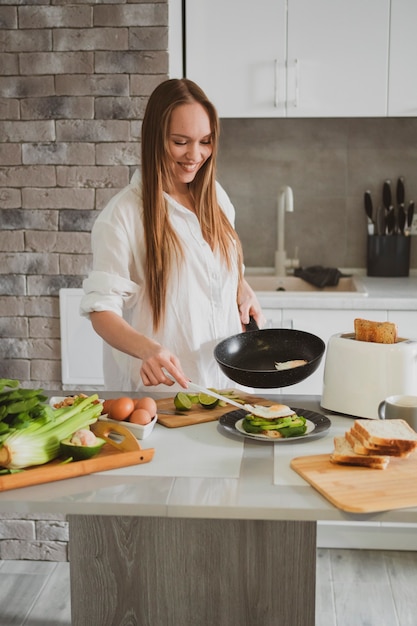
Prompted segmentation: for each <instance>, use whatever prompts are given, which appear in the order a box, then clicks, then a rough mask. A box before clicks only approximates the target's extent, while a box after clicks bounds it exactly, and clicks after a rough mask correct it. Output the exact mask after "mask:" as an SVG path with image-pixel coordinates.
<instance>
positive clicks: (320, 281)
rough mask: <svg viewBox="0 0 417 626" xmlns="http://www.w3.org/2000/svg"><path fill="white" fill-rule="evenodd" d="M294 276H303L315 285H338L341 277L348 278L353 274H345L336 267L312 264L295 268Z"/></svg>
mask: <svg viewBox="0 0 417 626" xmlns="http://www.w3.org/2000/svg"><path fill="white" fill-rule="evenodd" d="M294 276H298V278H302V279H303V280H305V281H306V282H307V283H310V285H314V286H315V287H336V286H337V285H338V284H339V279H340V278H347V277H348V276H351V274H343V273H342V272H341V271H340V270H338V269H337V268H336V267H323V266H322V265H312V266H311V267H305V268H303V267H299V268H297V269H295V270H294Z"/></svg>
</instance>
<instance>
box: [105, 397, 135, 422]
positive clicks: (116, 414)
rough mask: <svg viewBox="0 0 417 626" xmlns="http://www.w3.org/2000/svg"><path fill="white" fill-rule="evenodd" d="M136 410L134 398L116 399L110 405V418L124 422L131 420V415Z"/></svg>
mask: <svg viewBox="0 0 417 626" xmlns="http://www.w3.org/2000/svg"><path fill="white" fill-rule="evenodd" d="M134 410H135V403H134V402H133V400H132V398H127V397H122V398H115V399H114V400H113V402H112V403H111V405H110V410H109V413H108V416H109V417H110V419H112V420H117V421H118V422H123V421H124V420H127V419H128V418H129V416H130V414H131V413H133V411H134Z"/></svg>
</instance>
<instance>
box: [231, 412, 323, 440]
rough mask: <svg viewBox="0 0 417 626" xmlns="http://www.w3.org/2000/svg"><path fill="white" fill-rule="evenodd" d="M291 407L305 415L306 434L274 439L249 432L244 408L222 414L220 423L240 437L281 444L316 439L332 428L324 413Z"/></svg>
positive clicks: (299, 413) (298, 413)
mask: <svg viewBox="0 0 417 626" xmlns="http://www.w3.org/2000/svg"><path fill="white" fill-rule="evenodd" d="M291 409H292V410H293V411H294V412H295V413H296V414H297V415H302V416H303V417H305V419H306V422H307V432H306V433H304V435H299V436H298V437H279V438H277V439H273V438H271V437H266V435H260V434H258V433H247V432H246V430H244V429H243V428H242V422H243V420H244V418H245V416H246V413H247V411H244V410H236V411H230V413H225V415H222V416H221V417H220V419H219V424H220V426H221V427H222V428H224V429H225V430H226V431H228V432H229V433H232V434H235V435H238V436H239V437H245V438H247V439H258V440H259V441H264V442H268V443H279V444H288V443H291V442H296V441H300V440H303V441H309V440H310V439H315V438H316V437H322V436H323V435H325V434H326V431H327V430H328V429H329V428H330V425H331V422H330V420H329V418H328V417H326V416H325V415H322V414H321V413H315V412H314V411H310V410H309V409H298V408H295V407H293V406H292V407H291Z"/></svg>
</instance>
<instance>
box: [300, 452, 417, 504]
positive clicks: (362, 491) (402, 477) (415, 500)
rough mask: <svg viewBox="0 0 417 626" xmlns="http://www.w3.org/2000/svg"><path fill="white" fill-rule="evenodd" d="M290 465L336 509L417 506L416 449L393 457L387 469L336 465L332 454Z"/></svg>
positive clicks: (308, 457) (306, 458) (308, 458)
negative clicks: (332, 459) (331, 458)
mask: <svg viewBox="0 0 417 626" xmlns="http://www.w3.org/2000/svg"><path fill="white" fill-rule="evenodd" d="M290 465H291V467H292V469H293V470H295V471H296V472H297V473H298V474H300V476H302V477H303V478H304V479H305V480H306V481H307V482H308V483H310V485H312V486H313V487H314V488H315V489H317V491H319V492H320V493H321V494H322V495H323V496H324V497H325V498H327V499H328V500H330V502H331V503H332V504H334V505H335V506H336V507H337V508H339V509H342V510H343V511H348V512H349V513H375V512H377V511H388V510H392V509H405V508H408V507H415V506H417V480H416V477H417V452H414V453H412V454H411V455H410V456H409V457H408V458H407V459H401V458H395V457H391V459H390V462H389V465H388V467H387V468H386V469H385V470H378V469H370V468H367V467H355V466H349V465H335V464H334V463H331V462H330V461H329V454H319V455H316V456H304V457H298V458H295V459H292V461H291V464H290Z"/></svg>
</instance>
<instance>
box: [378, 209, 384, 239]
mask: <svg viewBox="0 0 417 626" xmlns="http://www.w3.org/2000/svg"><path fill="white" fill-rule="evenodd" d="M376 234H377V235H385V209H384V207H383V206H379V207H378V210H377V212H376Z"/></svg>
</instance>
